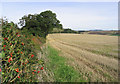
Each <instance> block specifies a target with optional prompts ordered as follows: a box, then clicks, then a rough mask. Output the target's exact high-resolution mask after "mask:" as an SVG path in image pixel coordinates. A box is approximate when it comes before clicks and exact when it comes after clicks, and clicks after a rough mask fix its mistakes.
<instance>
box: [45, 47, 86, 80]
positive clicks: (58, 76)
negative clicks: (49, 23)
mask: <svg viewBox="0 0 120 84" xmlns="http://www.w3.org/2000/svg"><path fill="white" fill-rule="evenodd" d="M47 58H48V59H49V62H48V64H47V67H48V69H49V70H51V71H52V72H53V73H54V77H53V78H55V82H86V81H85V80H84V79H83V78H82V76H81V74H80V73H79V72H78V71H76V70H74V68H73V67H71V66H68V65H67V64H66V63H65V62H66V61H67V60H66V58H64V57H61V56H59V51H57V50H55V49H54V48H52V47H51V46H48V56H47Z"/></svg>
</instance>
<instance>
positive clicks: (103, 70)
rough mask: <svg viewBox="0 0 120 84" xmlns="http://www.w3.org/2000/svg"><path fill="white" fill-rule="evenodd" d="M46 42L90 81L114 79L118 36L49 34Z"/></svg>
mask: <svg viewBox="0 0 120 84" xmlns="http://www.w3.org/2000/svg"><path fill="white" fill-rule="evenodd" d="M47 39H48V42H49V43H50V45H52V46H53V47H54V48H56V49H58V50H60V51H62V54H61V56H64V57H66V58H68V60H69V61H68V64H69V65H72V66H73V67H74V68H75V69H77V70H79V72H80V73H83V77H84V78H86V79H87V80H90V81H116V80H117V74H118V73H117V70H118V60H117V58H118V37H117V36H107V35H92V34H49V35H48V37H47Z"/></svg>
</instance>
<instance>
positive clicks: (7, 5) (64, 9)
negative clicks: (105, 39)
mask: <svg viewBox="0 0 120 84" xmlns="http://www.w3.org/2000/svg"><path fill="white" fill-rule="evenodd" d="M6 1H7V0H6ZM0 6H1V7H2V10H0V12H1V11H2V12H1V14H2V16H6V17H7V18H8V20H10V21H13V22H15V23H18V22H19V19H20V18H21V17H22V16H24V15H27V14H35V13H37V14H39V13H40V12H42V11H45V10H51V11H53V12H54V13H56V14H57V18H58V19H59V20H60V21H61V23H62V24H63V27H64V28H71V29H74V30H91V29H103V30H113V29H115V30H116V29H118V2H2V5H1V3H0Z"/></svg>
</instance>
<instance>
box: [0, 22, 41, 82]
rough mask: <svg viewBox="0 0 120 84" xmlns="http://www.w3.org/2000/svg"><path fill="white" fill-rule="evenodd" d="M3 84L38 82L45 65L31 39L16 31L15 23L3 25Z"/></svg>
mask: <svg viewBox="0 0 120 84" xmlns="http://www.w3.org/2000/svg"><path fill="white" fill-rule="evenodd" d="M2 39H3V41H2V67H1V68H0V69H1V71H0V72H1V73H2V83H4V82H18V81H19V82H37V81H38V80H37V75H39V74H40V73H42V70H43V63H42V60H39V59H38V57H37V54H36V52H35V47H34V45H33V43H32V42H31V40H30V39H27V37H26V36H25V35H22V34H21V32H20V31H19V30H17V29H16V25H15V24H14V23H6V24H3V25H2Z"/></svg>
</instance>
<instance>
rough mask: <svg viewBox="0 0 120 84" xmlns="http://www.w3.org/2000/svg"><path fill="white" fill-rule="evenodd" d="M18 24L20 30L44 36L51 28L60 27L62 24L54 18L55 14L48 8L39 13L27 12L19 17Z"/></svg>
mask: <svg viewBox="0 0 120 84" xmlns="http://www.w3.org/2000/svg"><path fill="white" fill-rule="evenodd" d="M19 24H20V25H21V26H22V30H23V31H24V30H26V29H27V30H29V32H30V33H31V34H33V35H39V36H42V37H46V35H47V34H48V33H50V32H51V31H52V30H53V28H60V29H62V24H60V21H59V20H58V19H57V18H56V14H55V13H53V12H52V11H50V10H47V11H44V12H41V13H40V14H34V15H32V14H28V15H25V16H23V17H22V18H21V19H20V22H19Z"/></svg>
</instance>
